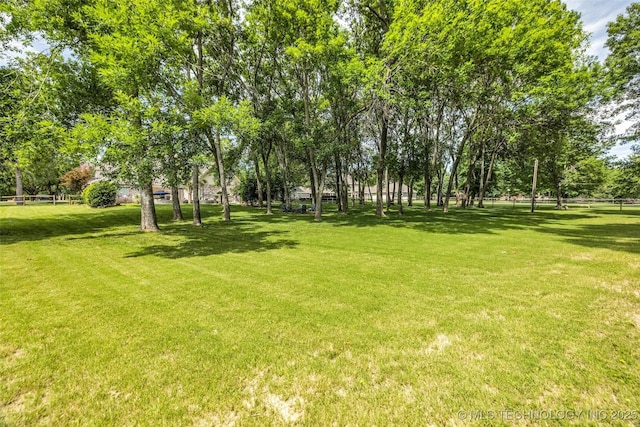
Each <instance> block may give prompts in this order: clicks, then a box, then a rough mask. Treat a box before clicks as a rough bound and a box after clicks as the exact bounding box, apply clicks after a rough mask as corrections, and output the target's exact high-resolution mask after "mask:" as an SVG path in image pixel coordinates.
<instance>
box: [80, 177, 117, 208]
mask: <svg viewBox="0 0 640 427" xmlns="http://www.w3.org/2000/svg"><path fill="white" fill-rule="evenodd" d="M117 193H118V187H116V185H115V184H114V183H112V182H108V181H96V182H94V183H93V184H90V185H89V186H88V187H87V188H85V189H84V191H83V192H82V199H83V200H84V202H85V203H86V204H88V205H89V206H91V207H92V208H105V207H107V206H113V205H115V204H116V194H117Z"/></svg>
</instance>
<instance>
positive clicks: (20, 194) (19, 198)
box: [15, 167, 24, 205]
mask: <svg viewBox="0 0 640 427" xmlns="http://www.w3.org/2000/svg"><path fill="white" fill-rule="evenodd" d="M15 173H16V205H24V191H23V189H22V170H20V168H18V167H16V169H15Z"/></svg>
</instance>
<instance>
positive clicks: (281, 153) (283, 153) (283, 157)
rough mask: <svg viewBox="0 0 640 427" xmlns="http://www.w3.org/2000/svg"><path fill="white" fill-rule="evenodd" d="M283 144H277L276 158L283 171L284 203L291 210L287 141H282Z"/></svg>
mask: <svg viewBox="0 0 640 427" xmlns="http://www.w3.org/2000/svg"><path fill="white" fill-rule="evenodd" d="M281 142H282V144H276V157H277V158H278V163H280V170H281V171H282V186H283V187H284V188H283V191H284V195H283V196H284V202H285V206H286V207H287V209H291V193H290V192H289V162H288V161H287V149H286V146H285V144H286V141H285V140H284V139H282V140H281Z"/></svg>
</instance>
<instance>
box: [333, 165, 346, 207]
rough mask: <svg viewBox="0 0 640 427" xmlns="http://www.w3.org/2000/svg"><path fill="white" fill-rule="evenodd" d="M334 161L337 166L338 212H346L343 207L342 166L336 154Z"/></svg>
mask: <svg viewBox="0 0 640 427" xmlns="http://www.w3.org/2000/svg"><path fill="white" fill-rule="evenodd" d="M334 159H335V164H336V203H337V204H338V212H344V210H343V206H342V183H341V182H340V181H341V174H342V172H341V169H342V168H341V166H340V159H339V156H338V153H334Z"/></svg>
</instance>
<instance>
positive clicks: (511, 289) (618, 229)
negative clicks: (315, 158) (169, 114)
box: [0, 206, 640, 425]
mask: <svg viewBox="0 0 640 427" xmlns="http://www.w3.org/2000/svg"><path fill="white" fill-rule="evenodd" d="M28 208H29V209H31V210H26V209H20V208H18V207H3V208H1V209H0V233H2V234H1V236H2V242H1V243H2V246H0V250H2V261H3V267H2V277H1V278H2V286H1V287H0V326H1V329H0V366H1V367H2V371H3V374H4V375H3V376H4V378H5V380H4V381H3V382H2V383H1V384H0V420H3V421H4V422H6V423H9V424H18V425H27V424H28V425H33V424H36V425H37V424H52V423H53V424H125V425H128V424H149V425H157V424H180V425H185V424H186V425H189V424H194V425H199V424H205V425H221V424H225V423H227V424H231V423H236V424H241V425H265V424H275V425H278V424H290V423H303V424H309V425H316V424H321V425H323V424H332V423H334V422H335V423H338V424H365V425H369V424H381V425H383V424H391V423H395V424H416V423H417V424H429V423H434V424H437V425H442V424H456V423H458V424H459V423H461V421H460V420H459V419H457V418H456V414H457V411H458V410H459V409H460V408H466V409H469V410H473V409H476V410H482V409H485V410H487V409H494V410H499V409H504V408H516V409H522V410H526V409H562V408H571V407H575V408H586V409H593V408H595V409H599V408H603V407H606V408H612V407H617V408H634V407H636V406H638V396H637V393H636V392H637V390H638V389H639V388H640V373H639V366H638V360H639V359H640V353H639V350H638V349H639V348H640V345H639V344H640V338H639V334H638V331H639V330H640V326H639V325H638V324H637V323H636V321H635V320H634V319H636V317H635V316H638V315H640V295H638V290H639V289H640V275H639V274H638V269H637V267H636V268H634V266H635V265H637V264H640V263H638V249H635V245H634V243H635V242H636V241H637V238H638V234H637V231H636V230H637V228H638V225H639V222H638V218H639V216H638V214H639V213H640V212H635V211H629V212H628V213H625V212H623V213H622V214H619V213H616V212H611V211H601V210H597V209H591V210H587V209H582V210H578V211H571V212H553V211H550V210H545V209H543V210H541V211H539V212H537V213H536V214H534V215H531V214H529V213H527V212H526V211H524V210H517V209H516V210H513V209H510V208H500V209H498V208H496V209H493V210H491V209H488V210H486V211H479V210H469V211H462V210H459V211H457V210H456V211H453V212H451V213H450V214H449V215H443V214H441V213H438V212H428V213H427V212H423V210H422V209H421V208H419V207H416V208H414V209H409V210H408V211H407V215H405V216H404V217H402V218H400V217H398V216H397V215H395V214H391V215H390V216H389V217H388V218H385V219H376V218H375V217H374V216H373V215H372V211H371V209H370V208H363V209H362V208H358V209H356V212H354V213H350V214H348V215H340V214H337V213H335V212H333V211H332V210H331V209H329V210H328V212H327V215H326V221H325V222H324V223H322V224H315V223H313V221H312V219H311V216H308V215H307V216H304V215H282V214H279V213H276V214H275V215H273V216H271V217H268V216H265V215H263V214H262V212H261V211H260V210H257V209H250V208H235V209H234V221H233V222H232V223H231V224H224V223H222V222H221V221H220V220H219V214H220V211H219V208H218V207H211V206H205V226H204V228H202V229H198V228H194V227H192V226H191V225H189V224H188V222H187V223H172V222H170V221H169V219H170V215H171V212H170V206H159V208H158V210H159V213H160V218H161V226H162V228H163V231H162V232H161V233H159V234H141V233H138V232H137V230H136V228H137V227H136V222H137V218H138V216H137V215H138V212H137V210H136V208H135V207H121V208H115V209H107V210H103V211H93V210H89V209H86V208H84V207H66V206H56V207H46V206H45V207H28ZM185 213H187V212H186V209H185ZM607 231H609V233H606V232H607ZM27 258H30V259H27ZM5 265H7V266H9V267H7V268H5ZM27 266H30V267H31V269H29V268H26V270H25V267H27ZM22 271H26V273H20V272H22ZM639 322H640V321H639ZM531 424H535V423H534V422H531Z"/></svg>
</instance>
